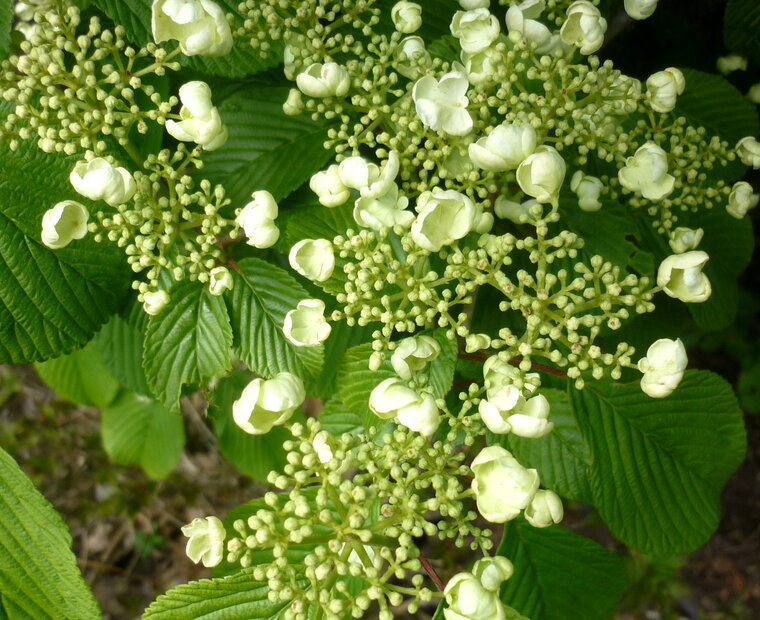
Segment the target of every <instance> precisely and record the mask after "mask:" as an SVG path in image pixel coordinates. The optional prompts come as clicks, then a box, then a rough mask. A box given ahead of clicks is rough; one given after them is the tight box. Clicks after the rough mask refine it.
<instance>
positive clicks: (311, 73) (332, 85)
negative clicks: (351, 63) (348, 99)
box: [296, 62, 351, 99]
mask: <svg viewBox="0 0 760 620" xmlns="http://www.w3.org/2000/svg"><path fill="white" fill-rule="evenodd" d="M296 85H297V86H298V88H299V89H300V90H301V92H302V93H303V94H304V95H308V96H309V97H315V98H318V99H321V98H323V97H343V96H344V95H345V94H346V93H347V92H348V89H349V87H350V86H351V78H350V77H349V75H348V71H346V70H345V69H344V68H343V67H341V66H340V65H339V64H337V63H335V62H326V63H319V62H315V63H313V64H311V65H309V66H308V67H306V69H304V70H303V71H302V72H301V73H299V74H298V75H297V76H296Z"/></svg>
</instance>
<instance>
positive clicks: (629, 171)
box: [618, 142, 675, 200]
mask: <svg viewBox="0 0 760 620" xmlns="http://www.w3.org/2000/svg"><path fill="white" fill-rule="evenodd" d="M618 180H619V181H620V184H621V185H622V186H623V187H625V188H626V189H629V190H631V191H632V192H639V193H640V194H641V195H642V196H644V198H648V199H649V200H660V199H662V198H665V196H667V195H668V194H670V192H672V191H673V187H674V185H675V177H674V176H672V175H670V174H668V156H667V154H666V153H665V151H663V150H662V149H661V148H660V147H659V146H657V145H656V144H655V143H654V142H647V143H645V144H643V145H642V146H640V147H639V148H638V149H637V150H636V152H635V153H634V154H633V157H629V158H628V159H626V160H625V166H624V167H623V168H621V169H620V170H618Z"/></svg>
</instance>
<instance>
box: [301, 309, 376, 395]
mask: <svg viewBox="0 0 760 620" xmlns="http://www.w3.org/2000/svg"><path fill="white" fill-rule="evenodd" d="M375 329H376V328H375V326H374V325H372V324H370V325H366V326H364V327H362V326H361V325H348V324H347V323H346V322H345V321H341V322H340V323H333V324H332V331H331V332H330V336H329V337H328V339H327V340H326V341H325V344H324V347H325V363H324V365H323V367H322V373H321V374H320V375H319V379H318V380H317V384H316V390H315V395H316V396H319V397H320V398H330V396H332V395H333V394H335V391H336V389H337V383H336V382H337V374H338V368H339V367H340V363H341V361H342V360H343V356H344V355H345V353H346V351H347V350H348V349H350V348H351V347H354V346H356V345H358V344H361V343H363V342H366V341H367V340H368V339H369V338H370V337H371V336H372V332H373V331H374V330H375Z"/></svg>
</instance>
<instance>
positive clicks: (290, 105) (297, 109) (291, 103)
mask: <svg viewBox="0 0 760 620" xmlns="http://www.w3.org/2000/svg"><path fill="white" fill-rule="evenodd" d="M282 111H283V113H284V114H286V115H287V116H296V115H298V114H300V113H301V112H303V99H302V98H301V91H300V90H298V89H297V88H291V89H290V91H288V98H287V99H286V100H285V103H283V104H282Z"/></svg>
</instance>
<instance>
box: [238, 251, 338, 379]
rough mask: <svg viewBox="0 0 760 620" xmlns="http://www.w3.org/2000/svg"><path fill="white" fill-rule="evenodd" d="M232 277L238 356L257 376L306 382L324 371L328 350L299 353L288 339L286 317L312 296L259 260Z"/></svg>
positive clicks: (310, 349)
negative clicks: (286, 375)
mask: <svg viewBox="0 0 760 620" xmlns="http://www.w3.org/2000/svg"><path fill="white" fill-rule="evenodd" d="M238 268H239V271H240V272H239V273H237V272H235V273H233V277H234V280H235V284H234V286H233V288H232V290H231V291H229V292H228V293H227V294H226V295H225V298H226V300H227V305H228V307H229V311H230V318H231V321H232V326H233V331H234V334H235V339H234V348H235V353H236V355H238V356H239V357H240V359H242V360H243V361H244V362H245V363H246V364H247V365H248V367H249V368H250V369H251V370H253V371H254V372H256V373H258V374H260V375H262V376H264V377H273V376H274V375H276V374H277V373H278V372H290V373H293V374H294V375H298V376H299V377H301V378H302V379H304V380H306V379H308V378H313V377H316V376H317V375H318V374H319V372H320V370H321V369H322V362H323V359H324V357H323V356H324V349H323V347H322V345H318V346H316V347H299V346H296V345H294V344H293V343H292V342H290V341H289V340H287V339H286V338H285V335H284V334H283V333H282V324H283V321H284V320H285V315H286V314H287V313H288V312H289V311H290V310H293V309H294V308H295V307H296V306H297V305H298V302H299V301H301V300H302V299H306V298H308V297H309V295H308V294H307V293H306V291H305V290H303V288H302V287H301V285H300V284H298V282H296V281H295V280H294V279H293V278H292V277H291V276H290V275H289V274H288V273H287V272H285V271H283V270H282V269H280V268H279V267H275V266H274V265H271V264H270V263H267V262H265V261H263V260H260V259H258V258H246V259H244V260H241V261H240V262H239V263H238Z"/></svg>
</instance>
